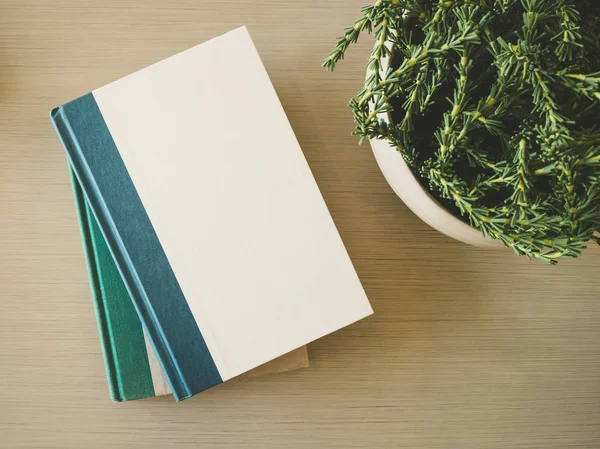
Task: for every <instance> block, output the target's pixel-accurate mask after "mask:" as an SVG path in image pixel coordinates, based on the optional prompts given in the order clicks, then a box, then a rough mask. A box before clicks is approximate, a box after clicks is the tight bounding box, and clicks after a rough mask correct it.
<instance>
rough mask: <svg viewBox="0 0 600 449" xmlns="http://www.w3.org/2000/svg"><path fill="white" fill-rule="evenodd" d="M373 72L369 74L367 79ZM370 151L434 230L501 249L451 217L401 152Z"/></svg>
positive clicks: (380, 144)
mask: <svg viewBox="0 0 600 449" xmlns="http://www.w3.org/2000/svg"><path fill="white" fill-rule="evenodd" d="M388 66H389V58H385V59H383V60H382V64H381V70H382V72H385V71H386V70H387V68H388ZM370 74H371V72H367V77H369V75H370ZM379 118H381V119H383V120H386V121H388V122H389V121H390V120H391V117H390V114H389V113H386V114H379ZM370 142H371V148H372V149H373V154H375V159H376V160H377V164H379V168H380V170H381V172H382V173H383V176H385V179H386V180H387V182H388V183H389V185H390V186H391V187H392V189H393V190H394V192H396V195H398V196H399V197H400V199H401V200H402V201H403V202H404V204H406V205H407V206H408V207H409V209H410V210H412V211H413V212H414V213H415V215H417V216H418V217H419V218H420V219H421V220H423V221H424V222H425V223H427V224H428V225H429V226H431V227H432V228H434V229H437V230H438V231H440V232H441V233H443V234H446V235H447V236H449V237H452V238H453V239H456V240H460V241H461V242H464V243H468V244H470V245H475V246H480V247H487V248H501V247H502V244H501V243H500V242H499V241H498V240H493V239H489V238H485V237H484V236H483V234H482V233H481V231H479V230H478V229H475V228H473V227H471V226H469V225H468V224H466V223H465V222H464V221H462V220H460V219H459V218H457V217H455V216H454V215H452V214H451V213H450V212H448V211H447V210H446V209H445V208H444V207H443V206H442V205H440V204H439V203H438V202H437V201H436V200H435V198H433V197H432V196H431V194H430V193H429V192H428V191H427V190H426V189H425V188H423V187H422V186H421V184H420V183H419V181H418V180H417V178H416V177H415V175H414V174H413V172H412V171H411V169H410V167H409V166H408V165H407V164H406V162H405V161H404V158H403V157H402V155H401V154H400V152H399V151H398V150H397V149H396V148H395V147H393V146H392V145H391V144H390V143H389V142H387V141H385V140H379V139H370Z"/></svg>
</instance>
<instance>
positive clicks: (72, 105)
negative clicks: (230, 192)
mask: <svg viewBox="0 0 600 449" xmlns="http://www.w3.org/2000/svg"><path fill="white" fill-rule="evenodd" d="M50 118H51V120H52V122H53V125H54V127H55V129H56V132H57V134H58V136H59V137H60V139H61V141H62V144H63V147H64V148H65V151H66V153H67V157H68V160H69V164H70V166H71V169H72V171H73V173H74V174H75V177H76V178H77V180H78V182H79V185H80V187H81V190H82V191H83V192H84V195H85V199H86V201H87V204H88V206H89V207H88V208H87V209H86V210H87V211H91V212H92V214H90V215H93V216H94V218H95V219H96V224H97V228H98V230H99V232H101V234H102V236H103V237H104V242H105V246H106V247H107V248H108V251H109V252H110V255H111V256H112V258H113V260H114V261H115V266H116V267H117V269H118V272H119V274H120V276H121V279H122V280H123V284H124V285H125V287H126V289H127V292H128V294H129V297H130V299H131V301H132V303H133V307H134V308H135V311H136V312H137V315H138V317H139V319H140V320H141V322H142V323H144V330H145V331H146V335H147V337H148V340H149V341H150V343H151V345H152V348H153V350H154V353H155V354H156V356H157V359H158V361H159V363H160V366H161V368H162V372H163V373H164V375H165V377H166V379H167V381H168V383H169V387H170V390H171V392H172V393H173V395H174V397H175V399H176V400H177V401H180V400H183V399H186V398H189V397H190V396H192V395H194V394H196V393H199V392H200V391H203V390H206V389H207V388H210V387H212V386H214V385H216V384H219V383H221V382H222V381H223V380H222V378H221V375H220V373H219V371H218V369H217V367H216V365H215V362H214V360H213V358H212V356H211V354H210V351H209V350H208V347H207V345H206V342H205V340H204V337H203V336H202V333H201V332H200V329H199V328H198V324H197V323H196V321H195V319H194V317H193V315H192V313H191V310H190V308H189V305H188V303H187V301H186V299H185V296H184V294H183V292H182V291H181V287H180V285H179V283H178V281H177V279H176V277H175V274H174V272H173V270H172V267H171V265H170V263H169V260H168V258H167V256H166V254H165V252H164V249H163V248H162V246H161V244H160V241H159V239H158V236H157V235H156V231H155V230H154V228H153V226H152V223H151V222H150V219H149V217H148V215H147V213H146V211H145V208H144V206H143V204H142V201H141V199H140V197H139V195H138V193H137V190H136V188H135V186H134V185H133V181H132V180H131V177H130V176H129V173H128V171H127V169H126V167H125V165H124V163H123V160H122V158H121V156H120V154H119V151H118V149H117V147H116V145H115V142H114V140H113V138H112V136H111V134H110V132H109V130H108V128H107V126H106V123H105V121H104V118H103V116H102V113H101V112H100V110H99V108H98V105H97V103H96V101H95V99H94V97H93V95H92V94H87V95H84V96H83V97H80V98H78V99H77V100H74V101H72V102H69V103H66V104H64V105H63V106H60V107H58V108H55V109H54V110H52V111H51V114H50ZM192 354H193V356H191V355H192Z"/></svg>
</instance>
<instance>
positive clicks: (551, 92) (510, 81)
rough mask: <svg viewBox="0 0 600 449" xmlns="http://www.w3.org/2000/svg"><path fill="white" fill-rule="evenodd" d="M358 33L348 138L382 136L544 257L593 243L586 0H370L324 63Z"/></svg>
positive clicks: (594, 92) (596, 24)
mask: <svg viewBox="0 0 600 449" xmlns="http://www.w3.org/2000/svg"><path fill="white" fill-rule="evenodd" d="M361 32H368V33H370V34H373V36H374V38H375V45H374V47H373V51H372V52H371V55H370V57H369V61H368V67H369V68H370V69H371V71H372V73H371V75H370V76H369V78H368V79H367V80H366V81H365V85H364V88H363V89H362V90H361V91H360V92H359V93H358V96H357V98H355V99H352V100H351V101H350V107H351V108H352V110H353V111H354V119H355V121H356V125H357V128H356V134H357V135H359V136H360V139H361V142H362V141H363V140H364V139H366V138H380V139H386V140H388V141H389V142H391V143H392V144H393V145H394V146H395V147H396V148H398V150H399V151H400V152H401V153H402V155H403V156H404V158H405V160H406V162H407V163H408V164H409V165H410V166H411V167H412V168H413V171H414V172H415V173H416V174H418V175H419V176H420V177H421V179H422V180H423V181H424V183H426V184H428V186H429V189H430V191H431V192H432V193H433V194H434V195H436V196H437V197H438V198H439V199H440V201H442V202H443V203H444V204H447V205H449V206H450V207H455V209H456V212H457V214H460V215H461V216H463V217H464V218H465V219H468V220H469V222H470V224H471V225H472V226H474V227H476V228H478V229H480V230H481V231H482V232H483V234H484V235H486V236H489V237H491V238H495V239H499V240H501V241H502V242H503V243H504V244H505V245H506V246H508V247H511V248H513V249H514V250H515V251H516V253H517V254H519V255H526V256H528V257H530V258H537V259H541V260H543V261H545V262H549V263H556V262H557V260H559V259H561V258H570V257H577V256H579V255H580V253H581V251H582V249H583V248H585V245H586V243H587V242H589V241H591V240H593V241H596V242H597V243H600V239H599V235H598V232H599V231H600V128H599V127H598V126H597V125H598V122H599V119H600V45H599V41H600V2H598V0H580V1H569V0H470V1H469V0H454V1H443V0H439V1H437V0H379V1H377V2H375V3H373V4H372V5H369V6H365V7H364V8H362V17H361V18H360V19H358V20H357V21H356V22H355V24H354V26H352V27H349V28H347V29H346V30H345V33H344V36H342V37H341V38H339V40H338V43H337V45H336V47H335V49H334V50H333V51H332V52H331V53H330V54H329V56H328V57H327V58H326V59H325V60H324V61H323V66H324V67H326V68H328V69H330V70H333V69H334V68H335V66H336V63H337V62H338V61H339V60H341V59H342V58H343V57H344V54H345V52H346V50H347V49H348V47H349V46H350V44H352V43H354V42H356V41H357V39H358V37H359V35H360V33H361ZM386 43H387V44H386ZM385 57H391V60H392V63H391V65H390V67H388V68H387V69H386V70H382V59H383V58H385ZM382 113H391V114H392V117H393V118H394V120H393V123H388V122H386V121H384V120H381V119H380V118H378V114H382ZM432 123H433V126H432V125H431V124H432Z"/></svg>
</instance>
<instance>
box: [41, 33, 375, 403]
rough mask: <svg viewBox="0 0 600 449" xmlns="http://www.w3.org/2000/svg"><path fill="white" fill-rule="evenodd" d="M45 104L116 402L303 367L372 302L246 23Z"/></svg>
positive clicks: (179, 395) (186, 392) (178, 394)
mask: <svg viewBox="0 0 600 449" xmlns="http://www.w3.org/2000/svg"><path fill="white" fill-rule="evenodd" d="M50 115H51V119H52V122H53V124H54V126H55V129H56V131H57V133H58V135H59V137H60V139H61V141H62V143H63V146H64V148H65V151H66V153H67V156H68V160H69V165H70V169H71V175H72V176H71V178H72V183H73V190H74V194H75V200H76V204H77V210H78V214H79V220H80V228H81V233H82V237H83V242H84V250H85V254H86V259H87V264H88V270H89V278H90V283H91V286H92V293H93V297H94V301H95V306H96V314H97V321H98V328H99V332H100V336H101V341H102V346H103V351H104V359H105V364H106V372H107V377H108V380H109V387H110V392H111V397H112V399H113V400H114V401H127V400H132V399H141V398H147V397H152V396H159V395H165V394H173V396H174V397H175V399H176V400H177V401H179V400H182V399H185V398H188V397H190V396H193V395H194V394H196V393H199V392H201V391H203V390H206V389H207V388H210V387H212V386H214V385H216V384H219V383H221V382H224V381H227V380H229V379H232V378H234V377H238V376H259V375H265V374H270V373H278V372H283V371H289V370H293V369H297V368H302V367H306V366H308V356H307V352H306V347H305V345H306V344H308V343H309V342H311V341H313V340H315V339H318V338H320V337H322V336H324V335H326V334H329V333H331V332H333V331H335V330H337V329H340V328H341V327H344V326H346V325H349V324H351V323H353V322H355V321H357V320H359V319H362V318H364V317H366V316H368V315H370V314H371V313H372V309H371V307H370V305H369V302H368V299H367V297H366V295H365V293H364V290H363V288H362V286H361V284H360V281H359V279H358V277H357V275H356V272H355V270H354V268H353V266H352V263H351V261H350V259H349V257H348V254H347V252H346V250H345V248H344V245H343V243H342V241H341V239H340V236H339V234H338V232H337V230H336V228H335V225H334V223H333V220H332V218H331V216H330V214H329V212H328V210H327V207H326V205H325V202H324V200H323V198H322V196H321V194H320V192H319V189H318V187H317V184H316V182H315V180H314V178H313V176H312V174H311V172H310V168H309V166H308V164H307V162H306V160H305V158H304V155H303V153H302V150H301V149H300V147H299V145H298V142H297V140H296V138H295V136H294V133H293V131H292V129H291V127H290V124H289V122H288V120H287V118H286V116H285V113H284V111H283V108H282V107H281V104H280V102H279V100H278V98H277V94H276V93H275V90H274V88H273V86H272V84H271V82H270V80H269V77H268V75H267V72H266V71H265V69H264V66H263V64H262V62H261V60H260V57H259V55H258V53H257V51H256V48H255V47H254V44H253V43H252V40H251V38H250V35H249V34H248V31H247V30H246V28H245V27H244V28H240V29H237V30H234V31H232V32H230V33H227V34H225V35H223V36H221V37H218V38H216V39H213V40H211V41H208V42H205V43H204V44H201V45H198V46H196V47H193V48H191V49H189V50H187V51H184V52H182V53H179V54H177V55H175V56H172V57H170V58H168V59H166V60H163V61H161V62H159V63H157V64H154V65H152V66H149V67H147V68H145V69H142V70H140V71H138V72H135V73H133V74H131V75H129V76H126V77H125V78H122V79H120V80H118V81H115V82H113V83H111V84H108V85H106V86H104V87H101V88H99V89H96V90H94V91H93V92H91V93H89V94H86V95H84V96H82V97H79V98H77V99H76V100H73V101H71V102H69V103H66V104H64V105H63V106H60V107H58V108H55V109H54V110H53V111H52V112H51V114H50Z"/></svg>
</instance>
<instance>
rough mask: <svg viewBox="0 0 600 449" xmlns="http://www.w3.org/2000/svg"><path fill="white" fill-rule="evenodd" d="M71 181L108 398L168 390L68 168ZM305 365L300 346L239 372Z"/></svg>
mask: <svg viewBox="0 0 600 449" xmlns="http://www.w3.org/2000/svg"><path fill="white" fill-rule="evenodd" d="M71 181H72V185H73V193H74V196H75V203H76V206H77V212H78V217H79V225H80V229H81V236H82V240H83V247H84V254H85V257H86V261H87V267H88V274H89V279H90V284H91V288H92V296H93V299H94V307H95V310H96V319H97V322H98V330H99V333H100V340H101V342H102V351H103V355H104V364H105V366H106V376H107V378H108V386H109V390H110V395H111V398H112V400H113V401H115V402H122V401H131V400H134V399H143V398H149V397H154V396H163V395H168V394H170V393H171V389H170V388H169V385H168V383H167V380H166V379H165V376H164V374H163V372H162V370H161V368H160V365H159V363H158V360H157V359H156V355H155V354H154V350H153V349H152V347H151V345H150V344H149V342H148V338H147V337H146V336H145V333H144V330H143V326H142V323H141V322H140V320H139V318H138V316H137V313H136V311H135V309H134V307H133V304H132V302H131V299H130V297H129V293H128V292H127V289H126V287H125V285H124V283H123V281H122V279H121V275H120V274H119V271H118V269H117V267H116V265H115V263H114V261H113V258H112V255H111V254H110V251H109V250H108V246H107V245H106V242H105V240H104V237H103V236H102V233H101V232H100V229H99V228H98V224H97V223H96V220H95V218H94V216H93V214H92V213H91V211H90V207H89V205H88V204H87V202H86V201H85V198H84V195H83V192H82V190H81V187H80V186H79V182H78V181H77V179H76V178H75V175H74V174H73V172H72V171H71ZM308 364H309V362H308V354H307V351H306V347H305V346H303V347H301V348H298V349H295V350H294V351H292V352H289V353H288V354H285V355H284V356H281V357H279V358H277V359H275V360H272V361H270V362H268V363H266V364H265V365H262V366H260V367H258V368H254V369H253V370H251V371H249V372H247V373H245V374H244V375H243V376H244V377H246V378H251V377H257V376H266V375H269V374H274V373H283V372H285V371H291V370H295V369H299V368H306V367H308Z"/></svg>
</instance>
